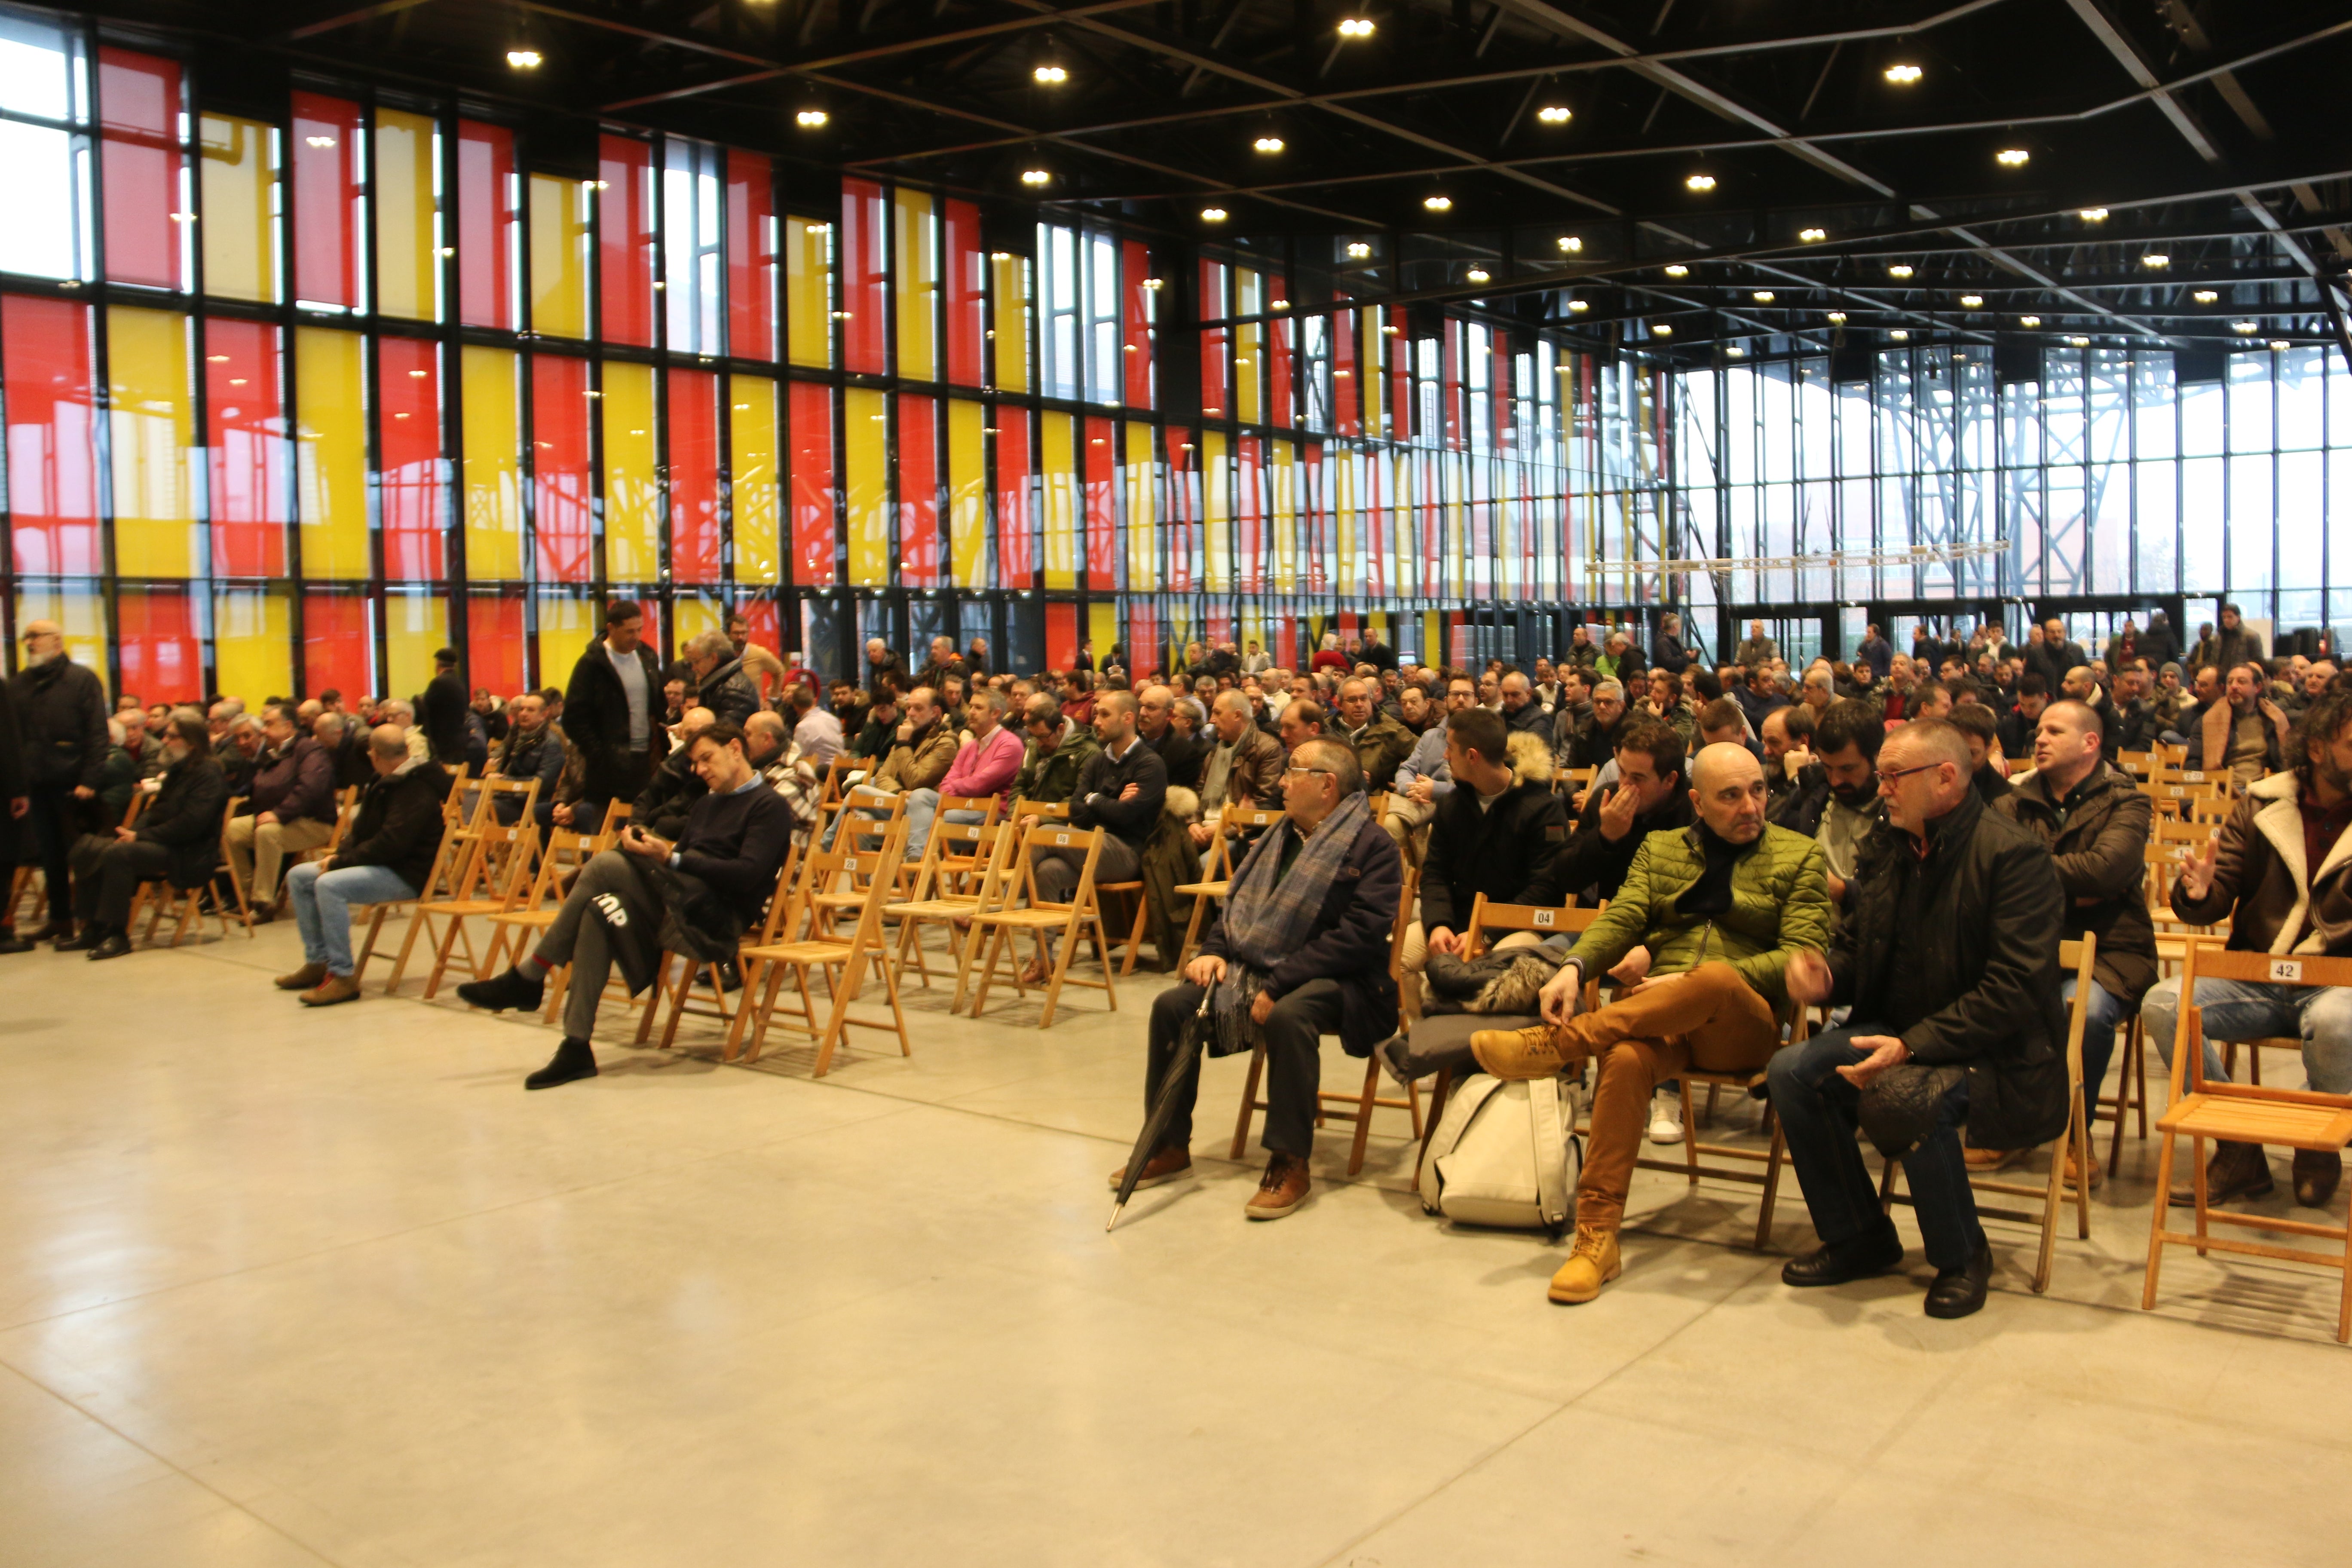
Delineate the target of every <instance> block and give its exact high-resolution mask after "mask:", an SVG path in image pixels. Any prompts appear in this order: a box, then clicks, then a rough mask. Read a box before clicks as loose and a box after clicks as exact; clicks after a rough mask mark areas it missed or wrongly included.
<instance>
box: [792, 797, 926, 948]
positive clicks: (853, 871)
mask: <svg viewBox="0 0 2352 1568" xmlns="http://www.w3.org/2000/svg"><path fill="white" fill-rule="evenodd" d="M874 826H877V827H878V828H880V829H881V830H882V842H881V843H880V844H879V845H878V846H877V847H870V848H869V847H864V846H861V845H849V846H842V845H839V844H836V846H835V847H834V848H831V849H824V848H820V847H817V846H816V845H815V844H814V841H812V843H811V845H810V847H809V848H808V850H807V851H806V853H805V854H804V855H803V857H802V862H801V863H802V867H803V870H802V874H801V876H800V879H799V886H797V887H795V888H793V889H792V891H791V893H790V894H789V895H788V900H787V901H788V903H789V904H791V905H795V906H802V907H801V908H787V909H786V910H785V912H784V916H783V920H782V922H781V929H782V930H783V931H798V930H799V929H800V927H801V915H802V914H803V912H804V907H805V906H806V905H807V903H808V901H809V900H812V899H814V897H815V896H816V895H817V894H819V893H844V894H856V895H857V896H858V900H859V902H858V906H857V907H858V908H859V910H861V911H866V912H875V911H878V910H880V909H881V907H882V906H881V903H880V902H879V900H880V899H881V898H882V897H883V896H884V895H885V894H887V893H888V892H889V891H890V890H891V889H892V887H893V886H894V884H895V883H896V882H897V880H898V867H899V865H900V864H901V863H902V862H904V860H905V859H906V852H907V819H906V817H905V816H903V815H900V816H892V817H890V818H889V819H887V821H883V822H877V823H876V824H874ZM864 919H865V914H864V913H861V914H860V916H859V920H860V921H861V923H862V922H863V921H864ZM810 940H812V941H824V940H828V939H826V938H825V937H824V936H823V934H822V933H821V931H819V930H818V928H816V927H814V926H812V927H811V928H810ZM833 940H837V939H833Z"/></svg>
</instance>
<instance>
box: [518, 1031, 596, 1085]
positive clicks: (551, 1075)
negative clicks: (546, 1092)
mask: <svg viewBox="0 0 2352 1568" xmlns="http://www.w3.org/2000/svg"><path fill="white" fill-rule="evenodd" d="M595 1076H596V1052H595V1050H594V1049H593V1047H590V1045H589V1044H588V1042H587V1041H585V1040H583V1039H581V1038H579V1037H576V1036H572V1035H566V1036H564V1037H563V1043H562V1045H560V1046H558V1047H555V1055H554V1056H553V1057H552V1058H550V1059H549V1061H548V1064H547V1065H546V1066H545V1067H543V1068H540V1069H539V1070H538V1071H537V1072H535V1073H533V1074H531V1075H530V1077H529V1078H527V1079H523V1080H522V1086H523V1088H525V1089H553V1088H554V1087H555V1086H556V1085H557V1084H559V1083H570V1082H571V1081H572V1079H575V1078H594V1077H595Z"/></svg>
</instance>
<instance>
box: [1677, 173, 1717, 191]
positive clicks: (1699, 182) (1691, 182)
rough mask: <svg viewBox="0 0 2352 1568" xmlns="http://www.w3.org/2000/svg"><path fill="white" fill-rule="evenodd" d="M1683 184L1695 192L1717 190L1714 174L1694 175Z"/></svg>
mask: <svg viewBox="0 0 2352 1568" xmlns="http://www.w3.org/2000/svg"><path fill="white" fill-rule="evenodd" d="M1683 184H1685V185H1687V186H1689V187H1690V188H1691V189H1692V190H1694V191H1711V190H1713V189H1715V176H1714V175H1713V174H1693V175H1692V176H1691V177H1690V178H1689V179H1687V180H1685V181H1684V182H1683Z"/></svg>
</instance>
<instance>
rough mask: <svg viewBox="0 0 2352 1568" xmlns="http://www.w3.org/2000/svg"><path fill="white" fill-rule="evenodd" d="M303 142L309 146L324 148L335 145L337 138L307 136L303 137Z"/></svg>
mask: <svg viewBox="0 0 2352 1568" xmlns="http://www.w3.org/2000/svg"><path fill="white" fill-rule="evenodd" d="M302 142H303V145H305V146H308V147H318V148H321V149H324V148H328V147H331V146H333V145H334V144H335V139H334V138H333V137H331V136H305V137H303V138H302Z"/></svg>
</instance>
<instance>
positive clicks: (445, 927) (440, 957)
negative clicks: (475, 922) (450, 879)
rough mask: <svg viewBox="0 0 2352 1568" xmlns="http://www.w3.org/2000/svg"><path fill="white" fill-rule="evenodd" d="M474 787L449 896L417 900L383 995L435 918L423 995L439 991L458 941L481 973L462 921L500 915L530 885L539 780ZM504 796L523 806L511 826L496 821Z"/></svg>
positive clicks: (489, 782) (486, 782) (470, 963)
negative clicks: (437, 926)
mask: <svg viewBox="0 0 2352 1568" xmlns="http://www.w3.org/2000/svg"><path fill="white" fill-rule="evenodd" d="M477 787H478V789H479V790H480V792H481V801H480V804H479V805H477V806H476V807H475V809H474V813H473V822H472V825H471V826H469V827H467V829H465V830H464V831H463V836H462V842H463V845H464V848H463V851H462V852H463V854H464V857H465V864H464V865H463V867H462V868H460V869H459V871H458V873H457V882H456V885H455V886H454V887H453V888H452V889H450V892H449V896H448V897H446V898H431V897H427V898H422V899H419V900H417V901H416V906H415V910H413V911H412V912H411V914H410V917H409V921H408V934H407V937H406V938H405V940H404V941H403V942H401V944H400V958H399V960H398V961H397V962H396V963H394V965H393V974H394V980H393V983H392V984H391V985H390V986H389V987H387V988H386V990H387V994H389V993H390V992H391V991H396V990H398V989H399V986H400V982H399V979H398V976H399V974H400V973H401V971H402V970H404V969H405V968H406V967H407V964H408V955H409V952H410V950H411V949H412V948H414V947H415V943H416V939H417V937H418V936H420V935H423V936H426V937H428V938H430V937H431V936H432V933H433V922H434V921H436V920H437V921H441V922H442V923H441V932H440V935H439V937H438V938H437V939H436V940H434V941H433V967H432V969H431V971H430V972H428V973H426V975H425V1000H426V1001H427V1002H430V1001H431V1000H433V998H434V996H435V995H436V994H437V993H438V992H439V990H440V988H441V977H442V975H443V974H445V973H447V971H448V968H449V959H450V955H451V953H452V952H455V951H456V949H457V946H458V945H459V944H460V943H462V944H463V945H464V947H465V950H466V963H467V967H469V968H470V969H472V970H473V972H474V978H475V979H477V980H479V979H482V978H484V977H485V976H486V975H487V973H488V971H487V970H486V969H485V967H484V965H483V964H482V963H481V961H480V960H479V959H478V957H477V956H476V955H475V952H474V942H473V938H472V936H471V935H469V934H468V933H467V930H466V922H467V921H468V920H470V919H472V918H473V917H474V916H476V915H495V914H502V913H504V912H505V911H506V910H510V909H512V908H514V906H515V904H516V902H517V901H518V900H520V898H521V897H522V893H523V889H525V888H526V887H527V886H528V885H529V881H530V872H531V869H532V867H533V864H534V863H535V860H536V858H537V854H538V850H539V825H538V823H537V822H536V821H534V820H533V818H532V816H531V809H530V808H531V807H532V805H535V804H536V803H537V802H538V799H539V780H538V779H537V778H530V779H522V780H509V779H486V780H484V781H483V782H482V783H481V784H479V785H478V786H477ZM502 799H508V800H513V801H515V802H517V803H518V804H519V805H520V807H521V811H520V816H518V817H517V818H516V820H515V823H514V825H513V826H505V825H503V824H501V823H500V822H499V815H500V814H499V811H498V809H497V803H498V802H499V800H502Z"/></svg>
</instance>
